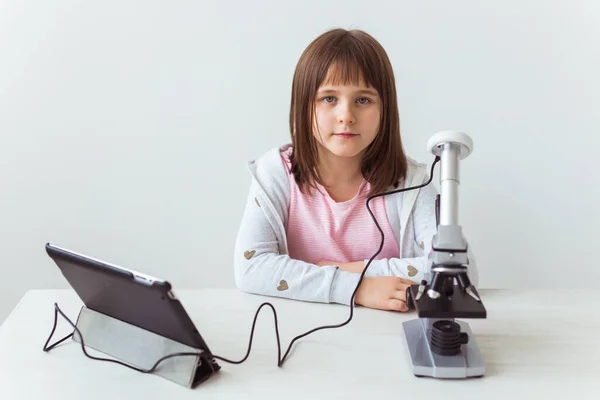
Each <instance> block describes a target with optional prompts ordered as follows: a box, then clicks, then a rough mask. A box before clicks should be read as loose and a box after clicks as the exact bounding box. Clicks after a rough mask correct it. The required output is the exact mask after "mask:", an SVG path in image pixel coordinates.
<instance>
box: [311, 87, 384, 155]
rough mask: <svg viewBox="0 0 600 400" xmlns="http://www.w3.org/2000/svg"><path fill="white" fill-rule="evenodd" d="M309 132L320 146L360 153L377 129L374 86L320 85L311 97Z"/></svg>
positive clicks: (378, 113) (378, 104)
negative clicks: (314, 95) (312, 118)
mask: <svg viewBox="0 0 600 400" xmlns="http://www.w3.org/2000/svg"><path fill="white" fill-rule="evenodd" d="M315 101H316V106H315V118H314V121H313V134H314V136H315V138H316V140H317V142H318V143H319V144H320V146H319V147H321V148H320V150H325V151H328V152H330V153H332V154H334V155H336V156H339V157H357V156H362V154H363V152H364V150H366V148H367V147H368V146H369V145H370V144H371V143H372V142H373V140H374V139H375V137H376V136H377V133H378V131H379V120H380V117H381V99H380V97H379V95H378V93H377V91H376V90H375V89H373V88H372V87H369V86H367V85H366V84H364V83H360V84H358V85H355V84H352V85H331V84H325V85H322V86H321V87H320V88H319V90H318V91H317V97H316V99H315Z"/></svg>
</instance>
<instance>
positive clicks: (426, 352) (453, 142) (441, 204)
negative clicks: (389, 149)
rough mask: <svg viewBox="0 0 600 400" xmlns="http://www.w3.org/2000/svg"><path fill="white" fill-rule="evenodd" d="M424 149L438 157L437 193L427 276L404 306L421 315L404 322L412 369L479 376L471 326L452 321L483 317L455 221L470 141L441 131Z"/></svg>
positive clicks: (447, 375) (446, 375) (479, 363)
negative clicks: (461, 164) (462, 163)
mask: <svg viewBox="0 0 600 400" xmlns="http://www.w3.org/2000/svg"><path fill="white" fill-rule="evenodd" d="M427 148H428V150H429V151H430V152H432V153H433V154H434V155H435V156H437V157H439V158H440V159H439V161H440V164H441V167H440V194H439V195H438V196H437V198H436V202H435V206H436V225H437V230H436V233H435V234H434V236H433V238H432V244H431V252H430V254H429V259H428V263H429V265H430V266H431V273H430V274H428V276H427V277H428V278H430V280H429V282H427V280H423V281H421V284H420V285H413V286H411V287H409V288H408V289H407V292H406V303H407V305H408V307H409V308H410V309H412V310H416V311H417V315H418V317H419V319H415V320H411V321H406V322H404V323H403V328H404V333H405V337H406V343H407V345H408V349H409V352H410V357H411V360H412V366H413V373H414V374H415V375H416V376H419V377H421V376H430V377H434V378H468V377H482V376H483V375H484V374H485V363H484V360H483V358H482V356H481V352H480V351H479V348H478V347H477V343H476V341H475V338H474V337H473V334H472V332H471V329H470V327H469V325H468V324H467V323H465V322H463V321H457V320H455V318H486V310H485V307H484V306H483V303H482V302H481V298H480V296H479V294H478V292H477V290H476V289H475V287H473V285H472V284H471V281H470V280H469V275H468V258H467V247H468V244H467V241H466V240H465V238H464V236H463V233H462V228H461V226H460V225H459V222H458V189H459V183H460V179H459V161H460V160H462V159H464V158H465V157H467V156H468V155H469V154H471V152H472V150H473V141H472V140H471V138H470V137H469V136H468V135H466V134H465V133H461V132H454V131H442V132H438V133H436V134H435V135H433V136H432V137H431V138H430V139H429V141H428V142H427Z"/></svg>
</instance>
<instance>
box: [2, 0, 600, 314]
mask: <svg viewBox="0 0 600 400" xmlns="http://www.w3.org/2000/svg"><path fill="white" fill-rule="evenodd" d="M287 3H289V4H287ZM559 4H561V3H558V2H557V3H556V4H554V5H552V4H551V3H550V2H547V1H541V0H540V1H523V0H519V1H516V0H511V1H497V2H494V3H492V2H478V1H457V0H453V1H441V0H440V1H426V2H416V1H391V0H390V1H387V2H381V1H379V2H376V1H369V2H365V1H356V0H346V1H339V0H338V1H324V0H310V1H306V0H304V1H302V2H293V3H292V2H282V1H256V0H255V1H249V2H245V1H244V2H242V1H238V2H227V1H220V0H219V1H217V0H204V1H201V2H200V1H191V0H188V1H157V0H152V1H144V2H142V1H132V0H118V1H96V2H89V1H74V0H60V1H52V2H49V1H44V0H5V1H2V2H1V3H0V135H1V142H0V225H1V229H0V253H1V255H2V258H1V262H0V268H1V271H2V273H3V278H2V279H1V280H0V321H2V320H3V319H4V318H5V317H6V316H7V315H8V313H9V312H10V310H11V309H12V308H13V307H14V306H15V304H16V303H17V301H18V300H19V299H20V297H21V296H22V295H23V294H24V293H25V291H26V290H28V289H32V288H66V287H68V286H67V284H66V281H65V279H64V278H63V277H62V275H61V274H60V273H59V271H58V269H57V268H56V267H55V265H54V264H53V263H52V262H51V260H50V259H49V258H48V257H47V256H46V254H45V252H44V244H45V243H46V242H47V241H50V242H53V243H55V244H57V245H60V246H64V247H68V248H71V249H74V250H77V251H80V252H83V253H86V254H90V255H93V256H95V257H98V258H102V259H105V260H107V261H111V262H114V263H119V264H122V265H124V266H128V267H131V268H134V269H138V270H141V271H144V272H146V273H150V274H154V275H158V276H161V277H165V278H167V279H169V280H170V281H171V282H172V283H173V284H174V286H175V288H178V287H179V288H184V287H185V288H189V287H233V286H234V280H233V272H232V264H231V259H232V251H233V245H234V240H235V234H236V230H237V226H238V221H239V219H240V217H241V213H242V209H243V204H244V201H245V196H246V190H247V188H248V185H249V175H248V173H247V172H246V167H245V165H246V161H247V160H249V159H250V158H252V157H255V156H258V155H259V154H261V153H262V152H264V151H265V150H267V149H268V148H270V147H272V146H276V145H279V144H282V143H284V142H287V141H288V132H287V120H288V115H287V113H288V106H289V97H290V85H291V80H292V74H293V70H294V67H295V63H296V61H297V60H298V57H299V56H300V53H301V52H302V50H303V49H304V47H305V46H306V45H307V44H308V43H309V42H310V41H311V40H312V39H313V38H314V37H316V36H317V35H318V34H320V33H322V32H323V31H325V30H327V29H329V28H332V27H343V28H360V29H364V30H367V31H368V32H370V33H371V34H373V35H374V36H375V37H376V38H377V39H379V40H380V42H381V43H382V44H383V45H384V47H385V48H386V49H387V51H388V53H389V56H390V58H391V60H392V63H393V66H394V68H395V72H396V77H397V83H398V93H399V103H400V113H401V121H402V135H403V140H404V143H405V144H406V148H407V150H408V152H409V154H410V155H411V156H412V157H415V158H417V159H419V160H420V161H424V162H427V163H430V162H431V156H430V155H429V154H428V153H427V152H426V151H425V143H426V141H427V139H428V138H429V136H430V135H431V134H433V133H435V132H436V131H439V130H442V129H456V130H463V131H465V132H467V133H469V134H470V135H471V137H472V138H473V139H474V143H475V152H474V153H473V155H472V156H471V157H469V158H468V159H466V160H465V161H464V162H463V163H462V165H461V168H462V178H463V180H462V185H461V215H460V217H461V223H462V225H463V228H464V231H465V233H466V234H467V237H468V239H469V240H470V242H471V244H472V246H473V248H474V249H475V251H476V252H477V255H478V261H479V264H480V268H481V285H480V286H481V287H513V288H521V287H537V288H552V287H558V286H573V287H579V288H583V287H589V288H596V287H597V286H598V282H600V272H599V268H598V267H597V265H596V263H595V262H594V261H595V259H594V258H592V253H593V249H594V248H595V247H596V246H597V241H598V234H597V226H598V222H600V218H599V216H600V212H599V211H598V210H599V208H600V179H599V178H598V174H597V172H596V169H597V164H595V163H594V161H597V160H598V156H599V155H600V151H599V146H600V113H599V111H598V105H599V104H600V103H599V100H600V95H599V93H600V78H599V77H598V71H600V55H599V46H598V38H599V37H600V28H599V26H600V23H599V22H600V6H599V5H598V2H595V1H593V0H589V1H569V2H562V5H559ZM374 249H375V248H374ZM51 312H52V305H51V304H48V313H51Z"/></svg>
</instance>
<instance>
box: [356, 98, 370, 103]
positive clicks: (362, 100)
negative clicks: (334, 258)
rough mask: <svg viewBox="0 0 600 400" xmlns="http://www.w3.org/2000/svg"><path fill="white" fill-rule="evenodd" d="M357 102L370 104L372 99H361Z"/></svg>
mask: <svg viewBox="0 0 600 400" xmlns="http://www.w3.org/2000/svg"><path fill="white" fill-rule="evenodd" d="M356 101H358V103H359V104H368V103H370V102H371V99H368V98H366V97H360V98H358V99H357V100H356Z"/></svg>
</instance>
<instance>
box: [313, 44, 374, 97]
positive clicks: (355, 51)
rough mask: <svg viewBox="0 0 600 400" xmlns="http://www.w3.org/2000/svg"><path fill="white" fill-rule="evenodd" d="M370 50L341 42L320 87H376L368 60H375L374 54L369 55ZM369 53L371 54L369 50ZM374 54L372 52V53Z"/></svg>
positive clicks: (326, 69) (320, 80) (327, 64)
mask: <svg viewBox="0 0 600 400" xmlns="http://www.w3.org/2000/svg"><path fill="white" fill-rule="evenodd" d="M369 50H370V49H368V48H364V47H362V46H360V47H359V46H357V45H356V43H352V42H350V41H342V42H341V43H339V44H338V46H336V48H335V49H334V54H333V55H332V57H331V59H330V60H329V62H327V63H326V66H325V67H326V68H325V71H324V74H323V76H322V79H319V86H321V85H355V86H360V85H367V86H370V87H377V86H378V85H377V83H378V82H377V80H376V78H375V77H376V76H377V74H376V73H375V70H374V68H373V65H369V63H368V62H369V60H373V59H377V55H376V54H369V53H370V52H369ZM371 52H373V51H372V50H371ZM373 53H374V52H373Z"/></svg>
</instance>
